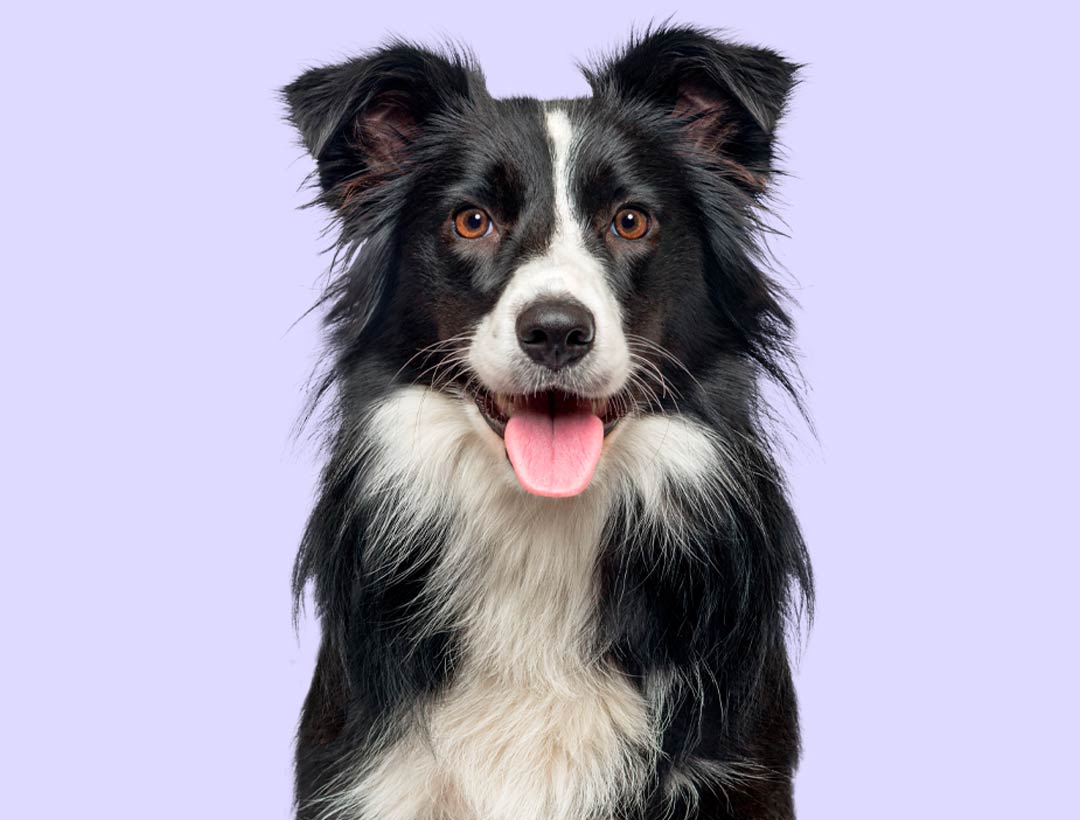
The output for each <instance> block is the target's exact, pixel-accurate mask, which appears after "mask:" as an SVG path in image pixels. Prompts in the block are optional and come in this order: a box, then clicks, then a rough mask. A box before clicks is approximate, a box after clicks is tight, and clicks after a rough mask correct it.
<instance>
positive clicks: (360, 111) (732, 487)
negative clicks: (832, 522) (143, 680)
mask: <svg viewBox="0 0 1080 820" xmlns="http://www.w3.org/2000/svg"><path fill="white" fill-rule="evenodd" d="M794 72H795V67H794V66H793V65H791V64H790V63H788V62H786V61H785V60H783V59H782V58H780V57H779V56H778V55H776V54H775V53H773V52H771V51H768V50H765V49H757V48H750V47H745V46H739V45H734V44H731V43H727V42H724V41H721V40H718V39H716V38H715V37H714V36H713V35H712V34H710V33H708V32H703V31H700V30H696V29H691V28H662V29H658V30H655V31H651V32H648V33H646V34H644V35H642V36H640V37H637V38H635V39H634V40H633V41H632V42H631V43H630V45H629V46H628V47H627V48H626V49H625V50H624V51H623V53H621V54H620V55H618V56H616V57H614V58H612V59H610V60H607V61H605V62H604V63H603V64H602V65H601V66H599V67H597V68H596V69H594V70H591V71H589V72H588V74H587V76H588V79H589V82H590V84H591V86H592V89H593V95H592V96H591V97H588V98H583V99H575V100H565V101H555V102H540V101H536V100H531V99H520V98H519V99H509V100H495V99H492V98H491V97H490V96H489V95H488V94H487V92H486V91H485V89H484V86H483V80H482V77H481V75H480V74H479V71H478V70H477V69H476V68H475V66H473V65H472V63H471V61H470V60H468V59H467V58H466V57H464V56H462V55H460V54H456V53H446V54H437V53H433V52H431V51H427V50H424V49H420V48H417V47H415V46H412V45H409V44H406V43H401V42H397V43H393V44H391V45H389V46H387V47H385V48H384V49H382V50H380V51H378V52H375V53H374V54H371V55H368V56H366V57H364V58H361V59H357V60H353V61H350V62H347V63H344V64H341V65H337V66H331V67H329V68H324V69H315V70H312V71H309V72H308V73H307V74H305V75H303V76H302V77H300V78H299V79H298V80H297V81H296V82H294V83H293V84H291V85H290V86H289V87H288V88H287V89H285V98H286V101H287V104H288V106H289V111H290V117H291V120H292V122H293V123H294V124H295V125H296V126H297V128H298V129H299V131H300V133H301V136H302V138H303V140H304V143H305V146H306V147H307V148H308V150H310V152H311V153H312V155H313V156H314V157H315V158H316V160H317V164H318V172H317V173H318V179H319V184H320V188H321V196H320V201H321V202H322V203H324V204H325V205H327V206H328V207H329V208H330V209H331V210H332V212H333V213H334V215H335V217H336V219H337V221H338V225H339V227H340V252H339V263H338V266H337V267H338V275H337V277H336V278H335V280H334V282H333V284H332V285H331V287H330V290H329V292H328V293H327V297H326V304H327V305H328V312H327V328H328V342H329V358H328V367H327V372H326V377H325V380H324V381H322V382H321V384H320V386H319V388H318V390H317V391H316V394H317V395H316V398H317V399H318V400H319V401H320V406H321V407H322V408H323V418H322V423H323V424H324V425H325V429H326V431H327V445H328V454H329V455H328V460H327V464H326V467H325V470H324V473H323V478H322V484H321V490H320V496H319V499H318V502H317V505H316V507H315V509H314V511H313V513H312V516H311V519H310V522H309V525H308V529H307V532H306V534H305V537H304V541H303V544H302V549H301V552H300V555H299V558H298V561H297V567H296V575H295V579H294V581H295V590H296V594H297V596H298V599H299V598H300V597H302V595H303V593H304V590H305V589H306V588H307V587H308V585H309V584H310V585H311V588H312V591H313V595H314V599H315V602H316V604H317V609H318V614H319V616H320V618H321V620H322V625H323V642H322V647H321V650H320V653H319V659H318V664H317V668H316V671H315V676H314V680H313V682H312V686H311V691H310V693H309V695H308V698H307V701H306V703H305V705H304V710H303V716H302V720H301V725H300V730H299V737H298V743H297V757H296V775H297V779H296V788H297V795H296V796H297V805H298V817H299V818H302V820H316V819H318V820H345V818H350V819H351V820H616V819H618V820H654V818H656V819H658V818H662V817H668V816H671V817H678V818H681V817H689V818H702V820H704V819H705V818H736V817H737V818H741V820H753V819H756V818H790V817H792V816H793V804H792V792H791V778H792V774H793V770H794V767H795V764H796V760H797V757H798V750H799V741H798V727H797V720H796V707H795V696H794V691H793V688H792V682H791V674H790V671H789V662H788V655H787V650H786V643H785V635H786V632H787V626H788V625H789V623H790V621H791V618H792V615H793V614H795V613H797V612H799V611H800V610H801V609H802V607H801V604H803V603H807V602H808V601H809V594H810V592H809V591H810V570H809V564H808V561H807V558H806V553H805V549H804V546H803V543H802V539H801V537H800V534H799V530H798V527H797V524H796V521H795V519H794V517H793V514H792V511H791V508H790V505H789V503H788V501H787V498H786V495H785V491H784V487H783V481H782V477H781V474H780V471H779V469H778V467H777V465H776V463H775V460H774V457H773V455H772V453H771V450H770V446H769V441H768V436H767V432H766V428H765V427H764V425H763V419H764V418H765V415H766V412H765V408H764V407H763V403H762V399H761V396H760V393H759V380H760V379H761V378H762V377H767V378H772V379H774V380H778V381H779V382H780V383H781V384H782V385H783V386H785V387H787V388H789V389H790V387H791V384H790V381H789V379H788V377H787V375H786V372H787V371H786V369H785V366H786V363H787V362H788V361H789V359H788V356H789V331H790V322H789V319H788V316H787V314H786V313H785V311H784V309H783V307H782V293H781V292H780V291H779V289H778V288H777V286H776V285H775V284H774V283H773V282H772V281H771V279H770V278H769V277H768V276H767V275H766V274H765V273H764V272H763V271H762V269H761V266H760V264H759V261H758V260H759V254H758V250H757V247H758V246H757V243H756V240H757V238H758V237H759V234H760V231H761V227H760V224H759V222H758V217H757V213H758V210H759V207H760V205H761V202H762V198H763V196H764V194H765V192H766V189H767V186H768V184H769V181H770V178H771V177H772V176H773V175H774V171H773V168H772V156H773V135H774V132H775V126H776V123H777V121H778V120H779V118H780V116H781V114H782V112H783V109H784V106H785V101H786V97H787V94H788V92H789V90H790V88H791V86H792V83H793V77H794ZM627 203H630V204H631V205H633V206H634V207H635V208H639V209H640V210H641V212H642V213H645V214H647V215H648V219H649V222H650V233H649V235H648V236H647V237H645V238H644V239H643V240H639V241H634V242H628V241H626V240H624V239H621V238H620V237H619V236H618V235H615V234H613V232H612V231H611V230H610V226H611V220H612V214H613V213H615V212H616V211H617V209H619V208H620V207H624V206H626V205H627ZM463 207H472V208H480V209H483V210H484V212H485V213H486V214H489V215H490V218H491V222H492V224H493V226H494V228H493V229H492V231H491V232H490V233H489V234H488V235H485V236H484V237H482V238H480V239H474V240H464V239H462V238H461V236H458V235H455V234H454V232H453V215H454V214H455V213H456V212H458V211H460V209H461V208H463ZM549 297H556V298H562V297H567V298H573V299H574V300H575V301H576V302H579V303H581V304H583V305H584V306H585V307H586V308H587V310H588V311H589V312H590V313H591V315H592V316H593V317H594V319H595V342H594V344H593V345H592V347H591V349H590V351H589V353H588V355H586V356H585V357H584V358H583V359H582V360H581V361H580V362H579V363H577V364H575V365H574V366H573V367H569V368H565V369H561V370H559V371H557V372H555V371H550V370H545V369H544V368H543V367H542V366H540V365H539V364H537V362H535V361H533V360H531V359H530V358H529V357H528V356H526V355H525V354H524V353H523V351H522V349H521V346H520V345H519V344H518V343H517V340H516V338H515V334H514V322H515V318H516V317H517V316H518V315H519V314H520V312H521V311H522V310H523V309H524V308H525V307H526V306H527V305H529V304H530V303H532V302H534V301H535V300H536V299H538V298H549ZM545 390H558V391H563V392H566V393H570V394H573V395H575V396H579V397H582V398H583V400H588V401H592V402H596V403H597V404H598V406H603V407H608V408H610V410H609V411H608V412H609V413H611V414H612V418H613V422H612V424H611V425H610V431H609V432H608V434H607V436H606V439H605V441H604V445H603V451H602V456H601V459H600V462H599V465H598V467H597V469H596V473H595V475H594V477H593V479H592V481H591V482H590V483H589V485H588V487H587V489H586V490H585V491H584V492H582V493H581V494H579V495H576V496H574V497H572V498H544V497H539V496H536V495H532V494H530V493H528V492H526V491H525V490H523V489H522V487H521V485H520V484H519V483H518V481H517V480H516V479H515V475H514V472H513V470H512V469H511V467H510V465H509V464H508V463H507V457H506V451H505V449H504V446H503V441H502V439H501V438H500V430H499V426H498V425H499V421H498V419H497V418H496V419H493V418H492V417H491V416H492V412H493V411H492V408H493V407H495V408H502V409H503V410H506V408H507V407H512V406H513V402H514V401H515V398H514V397H515V396H519V395H526V394H534V393H536V392H537V391H545ZM494 412H495V413H496V415H497V414H498V412H499V411H498V410H496V411H494Z"/></svg>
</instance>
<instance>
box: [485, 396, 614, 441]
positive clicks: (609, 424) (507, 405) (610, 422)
mask: <svg viewBox="0 0 1080 820" xmlns="http://www.w3.org/2000/svg"><path fill="white" fill-rule="evenodd" d="M547 392H548V393H551V392H552V391H547ZM472 398H473V401H474V402H475V403H476V406H477V408H478V409H479V410H480V415H481V416H482V417H483V419H484V421H485V422H486V423H487V425H488V427H490V428H491V429H492V431H493V432H494V433H495V434H496V435H497V436H499V437H500V438H502V437H503V436H504V435H505V434H506V423H507V422H508V421H509V420H510V416H511V414H512V413H513V409H514V406H515V403H516V402H519V401H520V402H524V401H527V400H528V399H527V398H526V397H524V396H509V395H502V394H498V395H497V394H494V393H491V392H490V391H488V390H483V389H480V390H475V391H473V392H472ZM578 400H579V401H585V402H588V403H589V404H590V405H591V409H592V411H593V412H594V413H595V414H596V415H597V416H599V417H600V418H601V419H602V420H603V422H604V435H605V436H606V435H607V434H608V433H610V432H611V431H612V430H614V429H615V425H617V424H618V423H619V421H620V420H621V419H622V417H623V415H624V414H625V413H624V412H623V411H621V409H620V410H617V409H616V408H615V407H614V406H613V402H612V401H611V399H608V398H605V399H578Z"/></svg>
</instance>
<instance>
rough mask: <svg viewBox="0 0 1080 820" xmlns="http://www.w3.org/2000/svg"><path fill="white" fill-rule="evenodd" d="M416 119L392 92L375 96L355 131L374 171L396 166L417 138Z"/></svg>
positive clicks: (358, 121)
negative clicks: (376, 97)
mask: <svg viewBox="0 0 1080 820" xmlns="http://www.w3.org/2000/svg"><path fill="white" fill-rule="evenodd" d="M417 130H418V129H417V122H416V118H415V117H413V115H412V113H410V111H409V110H408V109H407V108H406V107H405V105H404V102H403V101H402V100H399V99H396V98H395V97H394V96H393V95H383V96H381V97H379V98H378V99H376V100H375V101H374V102H373V103H372V104H371V105H370V106H369V107H368V108H367V109H366V110H365V111H364V112H363V113H362V114H361V115H360V117H359V119H358V120H357V123H356V132H357V136H358V137H359V141H360V148H361V150H362V151H363V152H364V154H365V155H366V157H367V160H368V163H369V165H371V166H372V170H379V171H382V170H386V169H385V168H383V167H381V166H393V165H396V164H397V163H398V162H399V161H400V158H401V155H402V154H403V153H404V152H405V149H406V148H407V147H408V145H409V143H410V142H412V140H413V139H414V138H415V137H416V133H417Z"/></svg>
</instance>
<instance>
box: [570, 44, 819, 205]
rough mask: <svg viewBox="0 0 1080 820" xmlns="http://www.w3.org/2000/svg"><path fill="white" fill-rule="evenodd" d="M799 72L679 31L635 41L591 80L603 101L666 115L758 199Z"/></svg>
mask: <svg viewBox="0 0 1080 820" xmlns="http://www.w3.org/2000/svg"><path fill="white" fill-rule="evenodd" d="M798 68H799V66H797V65H795V64H794V63H790V62H788V61H787V60H785V59H784V58H783V57H781V56H780V55H779V54H777V53H776V52H774V51H770V50H769V49H764V48H754V47H751V46H744V45H739V44H737V43H730V42H725V41H723V40H719V39H717V38H716V37H714V36H712V35H711V34H710V33H709V32H706V31H703V30H701V29H697V28H692V27H674V28H661V29H658V30H656V31H653V32H647V33H646V34H644V35H643V36H641V37H640V38H637V39H634V40H632V41H631V42H630V44H629V45H628V46H627V47H626V48H625V49H624V50H623V52H622V53H621V54H619V55H617V56H616V57H615V58H613V59H611V60H609V61H607V62H606V63H605V64H603V65H601V66H600V67H599V68H596V69H587V70H586V72H585V76H586V78H587V79H588V81H589V84H590V85H591V86H592V89H593V93H594V94H596V95H598V96H609V97H615V98H619V99H630V100H638V101H642V102H646V103H650V104H654V105H656V106H659V107H661V108H663V110H664V111H666V112H667V113H669V114H670V115H671V116H672V117H675V118H677V119H678V120H679V122H680V123H681V125H682V129H683V134H684V135H685V137H686V139H687V141H688V143H689V144H691V145H692V146H693V147H695V148H696V149H698V150H699V151H701V152H703V153H704V154H705V155H706V156H707V157H708V158H710V159H711V160H713V161H715V162H717V163H718V164H719V166H720V167H721V168H722V169H724V170H726V171H727V172H728V174H729V175H730V176H731V178H732V179H733V180H734V181H736V182H737V183H738V184H740V185H742V186H743V187H745V188H748V189H750V190H751V191H754V192H757V191H761V190H763V189H764V187H765V185H766V184H767V183H768V179H769V175H770V173H771V171H772V157H773V135H774V133H775V130H776V125H777V123H778V122H779V120H780V117H781V116H782V115H783V113H784V109H785V106H786V104H787V98H788V94H789V93H790V91H791V88H792V86H793V85H794V84H795V75H796V72H797V71H798Z"/></svg>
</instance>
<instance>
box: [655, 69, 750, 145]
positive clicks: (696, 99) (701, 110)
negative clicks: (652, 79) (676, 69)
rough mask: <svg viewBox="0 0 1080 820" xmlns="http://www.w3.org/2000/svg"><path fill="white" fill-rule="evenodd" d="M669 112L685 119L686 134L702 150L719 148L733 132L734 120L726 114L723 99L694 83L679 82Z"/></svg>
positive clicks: (727, 112) (726, 109)
mask: <svg viewBox="0 0 1080 820" xmlns="http://www.w3.org/2000/svg"><path fill="white" fill-rule="evenodd" d="M671 113H672V114H674V115H675V116H676V117H679V118H680V119H686V120H689V122H688V123H687V125H686V133H687V135H688V136H689V137H690V138H691V139H692V140H693V141H694V142H695V143H696V144H697V146H698V147H699V148H701V149H702V150H705V151H709V152H719V151H721V150H722V149H723V147H724V143H725V142H727V141H728V139H729V138H730V137H731V136H732V135H734V133H735V123H734V122H733V121H732V120H730V118H729V116H728V114H729V108H728V104H727V101H726V100H724V99H723V98H722V97H720V96H719V95H717V94H710V93H709V92H708V91H707V90H706V89H705V88H703V87H701V86H698V85H683V86H680V88H679V94H678V96H677V97H676V98H675V107H674V108H673V109H672V112H671Z"/></svg>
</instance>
